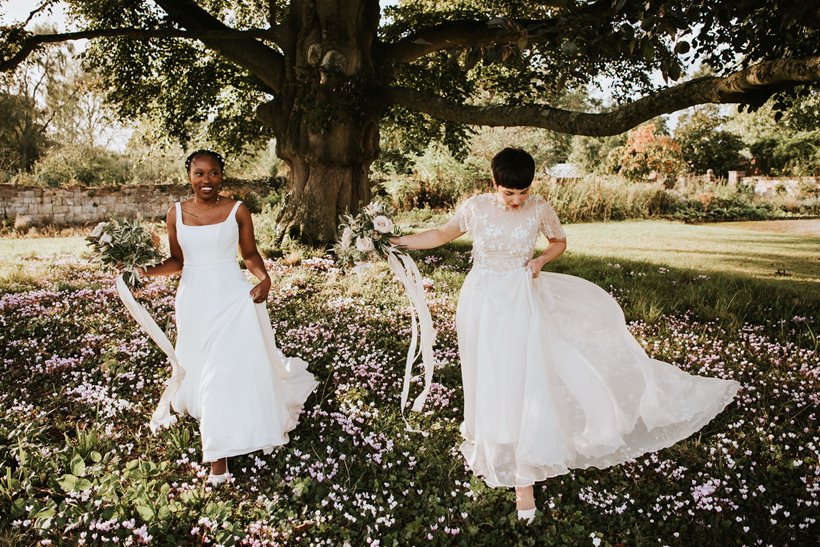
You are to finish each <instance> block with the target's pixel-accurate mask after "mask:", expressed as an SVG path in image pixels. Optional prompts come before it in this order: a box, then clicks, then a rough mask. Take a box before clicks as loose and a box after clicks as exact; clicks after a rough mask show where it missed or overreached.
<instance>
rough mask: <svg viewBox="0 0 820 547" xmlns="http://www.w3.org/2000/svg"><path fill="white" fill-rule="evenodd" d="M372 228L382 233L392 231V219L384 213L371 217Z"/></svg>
mask: <svg viewBox="0 0 820 547" xmlns="http://www.w3.org/2000/svg"><path fill="white" fill-rule="evenodd" d="M373 229H375V230H376V231H377V232H379V233H382V234H386V233H388V232H392V231H393V221H392V220H390V219H389V218H387V217H386V216H384V215H379V216H377V217H376V218H374V219H373Z"/></svg>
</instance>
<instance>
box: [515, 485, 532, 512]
mask: <svg viewBox="0 0 820 547" xmlns="http://www.w3.org/2000/svg"><path fill="white" fill-rule="evenodd" d="M515 508H516V509H518V510H519V511H529V510H534V509H535V494H534V493H533V490H532V486H524V487H516V489H515Z"/></svg>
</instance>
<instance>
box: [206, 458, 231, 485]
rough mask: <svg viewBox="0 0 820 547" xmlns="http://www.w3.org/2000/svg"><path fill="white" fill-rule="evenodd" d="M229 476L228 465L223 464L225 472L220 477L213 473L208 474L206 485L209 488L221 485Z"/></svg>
mask: <svg viewBox="0 0 820 547" xmlns="http://www.w3.org/2000/svg"><path fill="white" fill-rule="evenodd" d="M230 476H231V472H230V471H228V463H227V462H226V463H225V472H224V473H222V474H221V475H214V474H213V473H208V484H210V485H211V486H216V485H218V484H222V483H223V482H226V481H227V480H228V479H229V478H230Z"/></svg>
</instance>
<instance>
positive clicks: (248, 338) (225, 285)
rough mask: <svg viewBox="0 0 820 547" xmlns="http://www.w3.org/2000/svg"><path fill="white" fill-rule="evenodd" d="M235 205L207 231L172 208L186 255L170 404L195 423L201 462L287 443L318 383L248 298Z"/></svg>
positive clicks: (178, 303) (179, 294) (178, 297)
mask: <svg viewBox="0 0 820 547" xmlns="http://www.w3.org/2000/svg"><path fill="white" fill-rule="evenodd" d="M239 204H240V202H237V203H236V205H235V206H234V208H233V209H232V210H231V212H230V214H229V215H228V218H227V219H226V220H225V221H223V222H221V223H219V224H211V225H206V226H188V225H186V224H185V223H184V219H183V216H182V210H181V207H180V205H179V203H177V204H176V229H177V239H178V241H179V244H180V246H181V247H182V253H183V257H184V266H183V269H182V278H181V280H180V283H179V289H178V290H177V295H176V323H177V341H176V356H177V358H178V360H179V363H180V365H181V366H182V368H184V369H185V377H184V379H183V381H182V384H181V386H180V387H179V389H178V390H177V391H176V393H174V394H173V395H172V398H171V404H172V406H173V408H174V410H176V411H177V412H186V413H188V414H190V415H191V416H193V417H194V418H196V419H197V420H199V428H200V432H201V433H202V457H203V461H206V462H212V461H215V460H218V459H220V458H225V457H230V456H237V455H240V454H247V453H250V452H253V451H256V450H264V451H266V452H269V451H270V450H271V449H272V448H273V447H275V446H279V445H282V444H285V443H287V442H288V431H290V430H292V429H293V428H294V427H295V426H296V423H297V421H298V418H299V414H300V412H301V410H302V406H303V404H304V402H305V400H306V399H307V397H308V396H309V395H310V393H311V392H312V391H313V390H314V389H315V387H316V385H317V382H316V381H315V380H314V378H313V375H312V374H310V373H309V372H308V370H307V363H305V361H303V360H301V359H298V358H287V357H285V356H284V355H283V354H282V352H281V351H280V350H279V349H278V348H277V347H276V343H275V341H274V333H273V329H272V328H271V325H270V318H269V316H268V313H267V309H266V307H265V304H255V303H254V302H253V300H252V299H251V297H250V294H249V292H250V290H251V288H252V285H251V284H250V283H249V282H248V280H247V278H246V277H245V275H244V274H243V272H242V271H241V270H240V269H239V265H238V263H237V256H236V255H237V253H236V251H237V245H238V242H239V228H238V225H237V222H236V210H237V209H238V208H239Z"/></svg>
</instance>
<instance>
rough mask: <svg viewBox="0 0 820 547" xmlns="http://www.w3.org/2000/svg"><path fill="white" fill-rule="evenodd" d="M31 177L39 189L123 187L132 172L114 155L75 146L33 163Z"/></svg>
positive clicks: (105, 151)
mask: <svg viewBox="0 0 820 547" xmlns="http://www.w3.org/2000/svg"><path fill="white" fill-rule="evenodd" d="M32 175H33V179H34V181H35V182H36V183H38V184H42V185H43V186H65V185H70V184H82V185H84V186H103V185H120V184H127V183H129V182H131V177H132V176H133V172H132V170H131V165H130V163H129V162H128V161H127V160H126V159H125V158H123V157H122V156H121V155H119V154H117V153H116V152H112V151H110V150H106V149H105V148H98V147H86V146H79V145H77V146H61V147H55V148H52V149H51V150H49V152H48V153H47V154H46V155H45V156H44V157H43V158H42V159H41V160H40V161H38V162H37V163H36V164H35V167H34V173H33V174H32Z"/></svg>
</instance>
